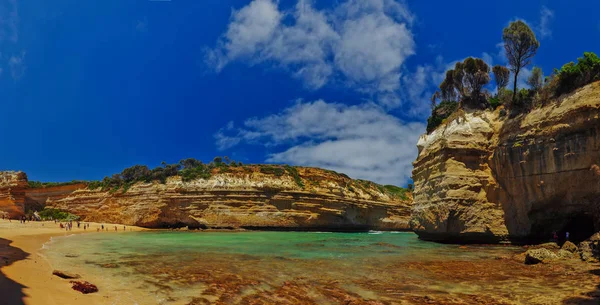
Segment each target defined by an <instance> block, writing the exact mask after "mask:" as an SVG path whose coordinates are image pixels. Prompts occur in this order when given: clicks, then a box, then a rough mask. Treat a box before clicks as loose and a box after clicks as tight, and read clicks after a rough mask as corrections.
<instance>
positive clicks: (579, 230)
mask: <svg viewBox="0 0 600 305" xmlns="http://www.w3.org/2000/svg"><path fill="white" fill-rule="evenodd" d="M567 232H569V240H570V241H572V242H574V243H576V244H577V243H580V242H582V241H584V240H586V239H588V238H590V237H591V236H592V235H594V233H596V228H595V226H594V218H592V216H590V215H587V214H575V215H573V216H571V217H569V219H568V220H567V222H566V224H565V225H564V226H563V227H562V229H560V230H559V231H558V236H559V239H562V238H564V237H565V234H566V233H567Z"/></svg>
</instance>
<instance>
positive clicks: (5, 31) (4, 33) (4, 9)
mask: <svg viewBox="0 0 600 305" xmlns="http://www.w3.org/2000/svg"><path fill="white" fill-rule="evenodd" d="M18 24H19V10H18V6H17V1H16V0H8V1H4V2H3V3H0V42H2V41H4V40H8V41H11V42H13V43H15V42H17V41H18V40H19V31H18Z"/></svg>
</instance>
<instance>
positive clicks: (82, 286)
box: [71, 281, 98, 294]
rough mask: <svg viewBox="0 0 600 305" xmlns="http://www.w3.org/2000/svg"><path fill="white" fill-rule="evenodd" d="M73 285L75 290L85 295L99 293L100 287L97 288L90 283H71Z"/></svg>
mask: <svg viewBox="0 0 600 305" xmlns="http://www.w3.org/2000/svg"><path fill="white" fill-rule="evenodd" d="M71 284H73V287H72V288H73V290H77V291H79V292H81V293H83V294H88V293H93V292H98V287H96V285H94V284H92V283H89V282H85V281H82V282H78V281H71Z"/></svg>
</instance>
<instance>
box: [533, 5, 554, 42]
mask: <svg viewBox="0 0 600 305" xmlns="http://www.w3.org/2000/svg"><path fill="white" fill-rule="evenodd" d="M553 18H554V11H552V10H550V9H548V8H547V7H546V6H542V8H541V9H540V24H539V25H538V27H537V29H538V32H539V34H540V37H541V38H542V39H543V38H547V37H552V29H550V21H552V19H553Z"/></svg>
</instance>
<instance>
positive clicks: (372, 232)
mask: <svg viewBox="0 0 600 305" xmlns="http://www.w3.org/2000/svg"><path fill="white" fill-rule="evenodd" d="M368 233H369V234H383V231H369V232H368Z"/></svg>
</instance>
